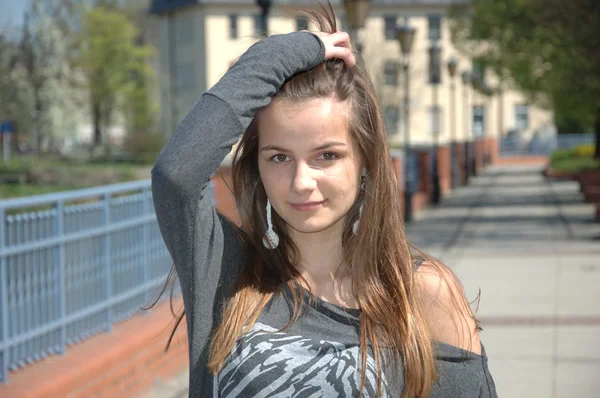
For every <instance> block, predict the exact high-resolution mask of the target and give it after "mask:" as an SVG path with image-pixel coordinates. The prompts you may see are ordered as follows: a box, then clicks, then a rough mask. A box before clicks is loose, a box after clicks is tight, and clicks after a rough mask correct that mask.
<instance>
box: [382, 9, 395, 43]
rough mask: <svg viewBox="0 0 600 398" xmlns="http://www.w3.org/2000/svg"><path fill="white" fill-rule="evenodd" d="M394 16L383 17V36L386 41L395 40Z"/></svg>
mask: <svg viewBox="0 0 600 398" xmlns="http://www.w3.org/2000/svg"><path fill="white" fill-rule="evenodd" d="M397 19H398V17H397V16H396V15H385V16H384V17H383V34H384V36H385V39H386V40H396V21H397Z"/></svg>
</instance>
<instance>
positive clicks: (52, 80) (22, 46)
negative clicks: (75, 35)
mask: <svg viewBox="0 0 600 398" xmlns="http://www.w3.org/2000/svg"><path fill="white" fill-rule="evenodd" d="M52 6H53V5H52V4H51V3H50V2H46V1H43V0H33V1H32V2H31V3H30V4H29V6H28V8H27V10H26V13H25V17H24V21H23V25H22V34H21V38H20V43H19V44H18V45H15V44H12V43H9V42H7V41H5V42H4V44H3V45H2V46H1V47H2V48H0V51H2V53H3V55H4V56H3V57H1V58H3V60H2V61H0V69H3V71H2V72H3V73H2V79H1V80H2V82H1V83H0V85H1V86H2V90H0V91H3V93H4V94H5V95H6V97H5V98H2V101H1V102H2V104H3V107H4V108H6V110H5V111H4V112H5V113H6V114H7V117H10V118H11V119H12V120H14V121H16V122H17V125H18V127H19V130H21V131H30V132H32V133H33V136H34V141H33V143H34V148H35V149H36V152H38V153H39V151H40V150H41V149H42V142H43V141H45V142H47V143H50V142H51V141H53V140H54V139H56V138H58V137H57V135H61V134H65V133H68V132H73V131H74V130H75V128H76V125H77V124H78V121H77V119H78V116H79V112H78V109H79V108H78V105H79V104H78V101H77V99H78V96H77V90H75V89H73V86H72V81H73V79H75V78H76V75H75V74H74V73H73V70H72V68H71V65H70V62H69V48H68V40H67V36H66V35H65V34H64V33H63V32H62V31H61V29H60V28H59V26H58V25H57V24H56V23H55V20H54V19H53V18H52V14H53V13H54V9H53V8H52ZM5 90H6V91H5Z"/></svg>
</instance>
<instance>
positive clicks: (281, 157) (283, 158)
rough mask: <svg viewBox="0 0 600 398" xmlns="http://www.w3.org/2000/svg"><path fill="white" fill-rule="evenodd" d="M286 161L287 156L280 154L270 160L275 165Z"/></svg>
mask: <svg viewBox="0 0 600 398" xmlns="http://www.w3.org/2000/svg"><path fill="white" fill-rule="evenodd" d="M286 159H287V156H286V155H282V154H278V155H275V156H273V157H272V158H271V160H272V161H274V162H275V163H283V162H285V161H286Z"/></svg>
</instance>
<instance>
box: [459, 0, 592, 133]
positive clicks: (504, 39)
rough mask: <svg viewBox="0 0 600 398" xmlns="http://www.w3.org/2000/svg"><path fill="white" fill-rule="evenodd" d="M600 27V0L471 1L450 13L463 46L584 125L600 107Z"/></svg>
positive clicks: (538, 99)
mask: <svg viewBox="0 0 600 398" xmlns="http://www.w3.org/2000/svg"><path fill="white" fill-rule="evenodd" d="M598 26H600V2H598V1H597V0H569V1H564V0H503V1H490V0H472V1H471V2H470V4H469V5H462V6H457V7H455V8H454V9H453V10H452V12H451V30H452V33H453V40H454V42H455V44H456V45H457V46H458V47H459V48H460V49H462V50H463V51H465V52H466V53H467V54H469V55H471V56H472V57H475V58H479V59H482V60H484V63H485V64H486V66H488V67H490V68H492V69H493V70H494V71H495V72H496V73H497V74H498V75H499V76H501V77H503V78H508V79H509V80H510V81H512V84H514V85H516V86H517V87H518V88H519V89H520V90H522V91H523V92H525V93H526V94H527V96H528V97H529V99H530V100H531V101H532V102H536V103H538V104H541V105H545V106H548V107H552V108H554V110H555V113H556V114H557V115H559V116H560V117H562V118H572V119H574V120H578V121H580V122H581V123H583V124H584V125H589V124H590V123H591V122H592V120H593V116H594V114H595V112H596V109H597V108H598V106H600V52H598V51H597V49H598V48H599V47H600V35H599V34H598V33H597V32H598V30H597V27H598Z"/></svg>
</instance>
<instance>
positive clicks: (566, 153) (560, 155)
mask: <svg viewBox="0 0 600 398" xmlns="http://www.w3.org/2000/svg"><path fill="white" fill-rule="evenodd" d="M571 157H572V154H571V151H570V150H568V149H557V150H556V151H554V152H552V154H551V155H550V163H555V162H560V161H562V160H564V159H569V158H571Z"/></svg>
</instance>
